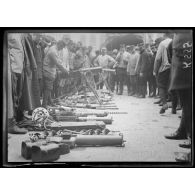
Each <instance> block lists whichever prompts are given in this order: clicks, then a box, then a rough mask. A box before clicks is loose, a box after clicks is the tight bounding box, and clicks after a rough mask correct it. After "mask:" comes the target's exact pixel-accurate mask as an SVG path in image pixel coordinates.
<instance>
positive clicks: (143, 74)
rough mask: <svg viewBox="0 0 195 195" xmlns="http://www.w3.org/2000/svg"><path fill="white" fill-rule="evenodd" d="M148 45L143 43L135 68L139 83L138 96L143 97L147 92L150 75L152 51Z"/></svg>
mask: <svg viewBox="0 0 195 195" xmlns="http://www.w3.org/2000/svg"><path fill="white" fill-rule="evenodd" d="M148 47H149V45H148V44H145V45H144V47H141V50H140V58H139V62H138V68H137V69H138V74H139V84H140V96H139V98H145V96H146V94H147V82H149V80H150V75H151V74H152V68H151V67H152V53H151V52H150V51H149V49H148Z"/></svg>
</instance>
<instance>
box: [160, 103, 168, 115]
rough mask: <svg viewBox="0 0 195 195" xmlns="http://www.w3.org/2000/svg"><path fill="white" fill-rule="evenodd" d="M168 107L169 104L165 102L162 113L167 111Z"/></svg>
mask: <svg viewBox="0 0 195 195" xmlns="http://www.w3.org/2000/svg"><path fill="white" fill-rule="evenodd" d="M167 109H168V105H167V104H164V105H163V106H162V108H161V109H160V114H163V113H165V111H166V110H167Z"/></svg>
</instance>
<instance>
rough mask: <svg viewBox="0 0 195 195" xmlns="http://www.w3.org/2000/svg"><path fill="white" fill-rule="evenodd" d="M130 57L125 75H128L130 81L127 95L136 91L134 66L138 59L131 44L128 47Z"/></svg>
mask: <svg viewBox="0 0 195 195" xmlns="http://www.w3.org/2000/svg"><path fill="white" fill-rule="evenodd" d="M130 54H131V55H130V59H129V62H128V65H127V75H128V77H129V80H130V83H131V92H130V89H129V88H128V95H129V96H132V95H135V93H136V66H137V64H138V61H139V54H138V53H137V52H135V46H134V45H132V46H131V47H130Z"/></svg>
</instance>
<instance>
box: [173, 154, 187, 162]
mask: <svg viewBox="0 0 195 195" xmlns="http://www.w3.org/2000/svg"><path fill="white" fill-rule="evenodd" d="M175 160H176V161H177V162H190V161H191V153H190V152H189V153H184V152H183V153H178V155H177V157H176V158H175Z"/></svg>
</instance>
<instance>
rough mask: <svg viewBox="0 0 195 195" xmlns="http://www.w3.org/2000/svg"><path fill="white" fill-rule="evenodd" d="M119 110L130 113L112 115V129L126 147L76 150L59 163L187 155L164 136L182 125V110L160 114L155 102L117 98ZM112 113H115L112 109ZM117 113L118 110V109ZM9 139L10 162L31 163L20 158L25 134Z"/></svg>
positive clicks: (156, 159) (151, 159) (165, 158)
mask: <svg viewBox="0 0 195 195" xmlns="http://www.w3.org/2000/svg"><path fill="white" fill-rule="evenodd" d="M114 101H115V103H116V105H117V106H118V107H119V110H118V111H124V112H128V114H121V115H117V114H115V115H112V116H113V119H114V121H113V123H112V125H107V127H108V128H109V129H111V130H119V131H121V133H123V135H124V139H125V140H126V142H125V147H77V148H74V149H72V150H71V152H70V153H69V154H66V155H61V156H60V158H59V159H58V160H57V161H58V162H77V161H79V162H81V161H101V162H103V161H125V162H134V161H135V162H175V154H174V153H175V152H188V151H189V150H187V149H183V148H180V147H179V146H178V144H179V143H182V142H183V141H182V140H168V139H165V138H164V135H165V134H169V133H173V132H174V131H175V130H176V129H177V128H178V126H179V123H180V119H179V118H178V116H180V115H181V110H180V111H177V114H171V109H170V108H169V109H168V110H167V111H166V113H165V114H163V115H160V114H159V110H160V107H159V106H158V105H156V104H153V102H154V101H156V99H154V98H148V97H146V98H145V99H138V98H135V97H132V96H127V95H126V93H125V94H124V95H122V96H119V95H115V96H114ZM112 111H113V110H112ZM116 111H117V110H116ZM10 136H11V138H9V139H8V162H30V160H25V159H24V158H23V157H22V156H21V142H22V141H23V140H25V139H26V138H27V137H28V134H26V135H13V134H10Z"/></svg>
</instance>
